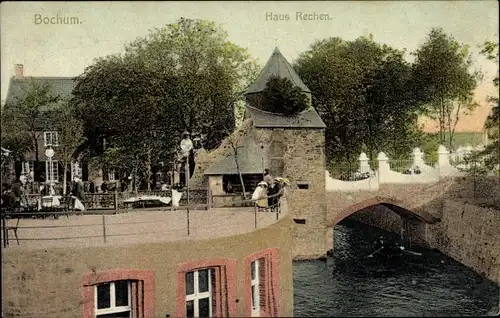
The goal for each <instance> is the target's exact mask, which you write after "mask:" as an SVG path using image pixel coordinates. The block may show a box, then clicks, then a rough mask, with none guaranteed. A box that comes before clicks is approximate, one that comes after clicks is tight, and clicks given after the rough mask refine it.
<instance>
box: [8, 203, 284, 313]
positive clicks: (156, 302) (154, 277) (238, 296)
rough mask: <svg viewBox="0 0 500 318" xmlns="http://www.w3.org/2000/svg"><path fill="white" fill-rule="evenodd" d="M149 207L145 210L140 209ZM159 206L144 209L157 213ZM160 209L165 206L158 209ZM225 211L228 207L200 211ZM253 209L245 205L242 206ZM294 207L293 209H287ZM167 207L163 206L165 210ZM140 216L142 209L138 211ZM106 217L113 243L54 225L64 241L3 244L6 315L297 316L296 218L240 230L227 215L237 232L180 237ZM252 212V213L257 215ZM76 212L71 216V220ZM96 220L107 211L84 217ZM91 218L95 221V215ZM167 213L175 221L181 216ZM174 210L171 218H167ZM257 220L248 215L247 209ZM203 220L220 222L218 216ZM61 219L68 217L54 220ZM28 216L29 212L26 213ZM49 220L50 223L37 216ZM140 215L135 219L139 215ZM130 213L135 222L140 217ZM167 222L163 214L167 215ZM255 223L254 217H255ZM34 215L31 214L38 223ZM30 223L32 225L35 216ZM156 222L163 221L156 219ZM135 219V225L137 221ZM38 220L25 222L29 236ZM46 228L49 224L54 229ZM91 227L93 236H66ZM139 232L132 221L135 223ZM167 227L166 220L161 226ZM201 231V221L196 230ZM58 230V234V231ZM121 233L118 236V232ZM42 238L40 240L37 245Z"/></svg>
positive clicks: (146, 217) (147, 214)
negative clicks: (151, 233)
mask: <svg viewBox="0 0 500 318" xmlns="http://www.w3.org/2000/svg"><path fill="white" fill-rule="evenodd" d="M139 213H141V212H139ZM154 213H155V212H151V211H148V212H142V214H139V216H141V215H142V219H141V220H142V221H141V220H139V219H137V220H136V222H139V221H141V222H147V221H148V220H149V222H150V223H151V221H150V220H151V218H154V216H152V215H154ZM156 213H161V212H159V211H158V212H156ZM200 213H203V215H206V214H207V213H221V215H224V213H225V212H221V211H212V212H206V211H200ZM239 213H240V214H242V213H243V214H245V213H246V212H245V211H240V212H239ZM284 213H286V212H284ZM157 215H159V214H157ZM139 216H137V215H136V216H135V217H136V218H137V217H139ZM121 217H123V216H116V217H112V216H110V217H109V218H108V227H109V228H108V231H109V235H110V236H109V237H108V240H107V243H102V237H101V240H100V241H99V239H97V238H96V239H92V235H91V234H92V231H91V230H90V228H89V227H86V229H83V228H82V224H86V222H85V220H83V219H80V220H75V222H76V221H78V222H76V223H75V224H76V225H77V227H75V228H70V227H66V228H64V229H63V230H61V229H58V230H49V231H52V232H51V233H50V236H51V237H54V236H56V235H59V236H60V237H61V239H60V240H59V241H52V242H50V241H45V242H49V243H46V244H45V246H44V247H40V244H38V245H37V243H40V242H37V241H33V242H34V243H33V244H34V245H30V241H26V240H22V241H21V242H20V245H15V244H12V245H10V246H9V247H8V248H5V249H4V251H3V259H2V263H3V273H2V281H3V284H2V310H3V315H2V316H3V317H15V316H17V317H125V316H126V317H148V318H153V317H278V316H284V317H291V316H292V315H293V286H292V284H293V273H292V254H291V250H290V245H291V244H292V237H291V233H290V227H291V222H292V221H291V219H290V218H289V217H287V216H284V217H282V218H280V220H278V221H276V220H275V221H274V222H273V223H271V224H269V225H268V226H262V227H260V228H258V229H252V226H251V225H252V224H250V226H249V227H246V228H247V229H248V231H242V230H241V228H242V227H241V226H242V224H239V223H237V222H236V221H235V220H230V219H227V220H226V222H225V226H226V227H233V228H235V227H239V228H240V230H239V231H238V232H239V233H235V234H233V235H225V234H224V233H223V232H224V231H219V230H214V231H206V232H204V233H203V235H197V234H196V233H193V234H192V236H193V237H191V238H186V237H184V235H177V236H175V237H173V236H172V235H169V233H167V232H168V231H166V232H165V235H163V236H156V237H155V238H154V239H151V238H150V237H148V234H147V233H143V234H141V233H138V234H137V235H135V236H134V237H133V239H128V238H130V237H131V236H123V235H126V234H124V233H123V231H124V226H125V225H115V226H114V227H113V225H112V224H113V220H114V218H121ZM249 217H252V218H253V213H250V214H249ZM73 218H78V217H77V216H70V221H65V222H66V223H68V222H71V220H72V219H73ZM86 218H89V221H91V222H95V220H97V219H98V218H100V216H97V215H96V216H86ZM90 218H92V220H94V221H92V220H90ZM161 218H164V219H165V220H166V221H168V220H170V219H172V220H171V222H176V221H175V220H173V219H175V215H174V214H171V213H167V214H163V215H162V216H161ZM167 219H168V220H167ZM248 219H249V220H250V218H248ZM212 220H213V222H204V224H203V228H207V227H208V228H214V227H216V226H218V224H219V223H220V217H213V218H212ZM52 221H53V222H62V221H59V220H52ZM21 222H23V221H21ZM30 222H35V223H37V224H38V225H40V226H43V224H45V223H43V222H50V220H48V221H42V220H40V221H30ZM132 223H133V222H132ZM132 223H130V222H129V224H128V225H126V227H127V228H131V227H133V226H134V224H132ZM160 223H161V222H160ZM250 223H251V222H250ZM30 224H31V223H30ZM33 224H34V223H33ZM33 224H31V225H33ZM157 224H158V221H157ZM135 226H137V225H135ZM30 231H35V230H34V229H33V228H30V229H20V231H19V236H20V237H23V238H29V237H31V236H33V235H35V234H34V232H33V233H31V232H30ZM46 231H47V230H46ZM75 231H85V233H86V235H82V236H87V237H88V238H86V239H85V238H82V237H80V238H75V239H73V240H69V239H64V237H66V238H67V237H70V236H71V235H75V234H73V233H75ZM129 231H132V229H129ZM156 231H157V232H161V228H159V227H157V228H156ZM197 231H199V232H201V231H202V229H201V227H200V228H199V229H194V232H197ZM56 232H57V233H58V234H56ZM112 233H114V235H115V236H117V237H116V239H113V234H112ZM35 245H36V246H38V247H35Z"/></svg>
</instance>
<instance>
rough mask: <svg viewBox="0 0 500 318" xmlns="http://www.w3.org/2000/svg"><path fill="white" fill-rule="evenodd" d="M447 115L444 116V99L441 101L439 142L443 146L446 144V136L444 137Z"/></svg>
mask: <svg viewBox="0 0 500 318" xmlns="http://www.w3.org/2000/svg"><path fill="white" fill-rule="evenodd" d="M444 116H445V114H444V101H443V99H441V100H440V102H439V141H440V143H441V145H444V144H445V143H446V138H445V135H444V132H445V130H444V128H445V127H444V121H445V120H444V118H445V117H444Z"/></svg>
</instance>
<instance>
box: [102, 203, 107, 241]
mask: <svg viewBox="0 0 500 318" xmlns="http://www.w3.org/2000/svg"><path fill="white" fill-rule="evenodd" d="M102 237H103V239H104V243H106V215H105V214H104V211H102Z"/></svg>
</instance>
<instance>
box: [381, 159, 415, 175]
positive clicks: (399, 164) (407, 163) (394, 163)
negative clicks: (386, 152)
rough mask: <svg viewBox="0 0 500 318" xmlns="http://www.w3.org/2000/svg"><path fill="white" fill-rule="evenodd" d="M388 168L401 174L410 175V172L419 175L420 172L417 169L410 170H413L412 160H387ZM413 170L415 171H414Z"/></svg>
mask: <svg viewBox="0 0 500 318" xmlns="http://www.w3.org/2000/svg"><path fill="white" fill-rule="evenodd" d="M389 166H390V167H391V170H392V171H395V172H399V173H403V174H412V171H413V172H414V173H415V174H420V173H421V171H419V170H418V169H412V168H413V160H411V159H410V160H407V159H406V160H404V159H403V160H397V159H396V160H393V159H389ZM414 170H415V171H414Z"/></svg>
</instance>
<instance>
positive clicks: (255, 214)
mask: <svg viewBox="0 0 500 318" xmlns="http://www.w3.org/2000/svg"><path fill="white" fill-rule="evenodd" d="M254 222H255V228H257V205H256V204H254Z"/></svg>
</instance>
